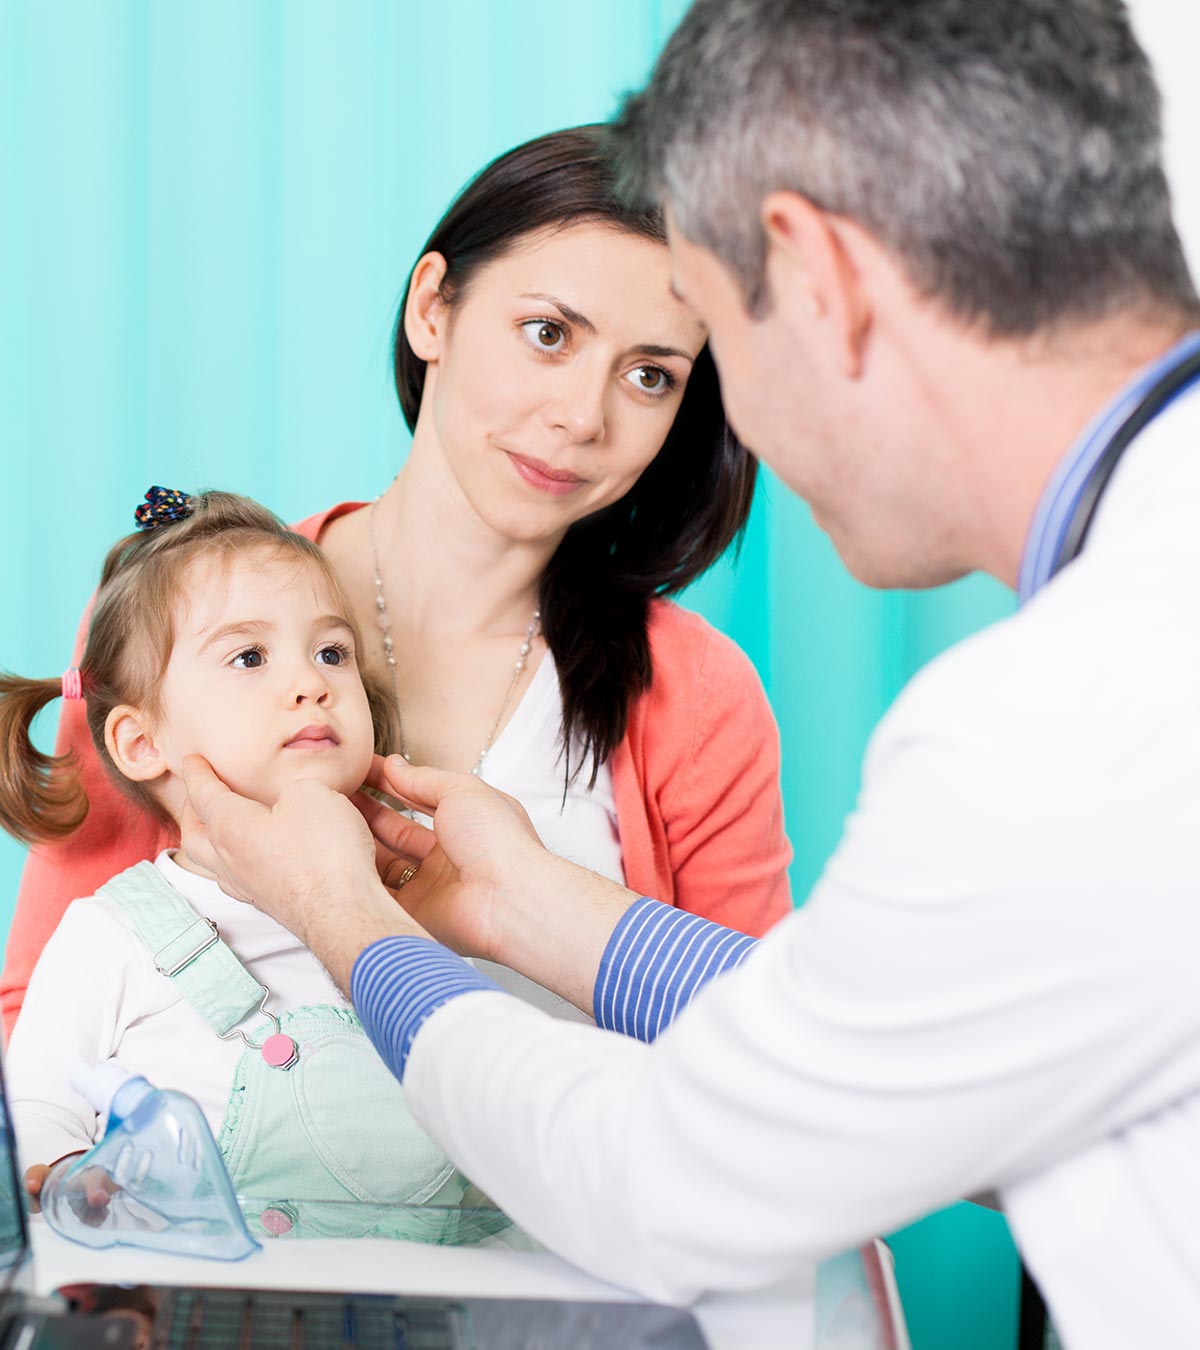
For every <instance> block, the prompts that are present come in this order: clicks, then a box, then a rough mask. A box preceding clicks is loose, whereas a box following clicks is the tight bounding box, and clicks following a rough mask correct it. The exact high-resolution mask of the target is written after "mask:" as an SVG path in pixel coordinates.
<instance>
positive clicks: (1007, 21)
mask: <svg viewBox="0 0 1200 1350" xmlns="http://www.w3.org/2000/svg"><path fill="white" fill-rule="evenodd" d="M616 134H617V137H618V139H619V142H620V144H621V147H622V156H623V162H624V169H625V183H626V187H627V188H628V190H629V191H630V194H631V196H633V197H635V198H637V199H644V200H652V201H657V202H662V203H665V204H666V205H668V206H669V207H670V209H671V211H672V212H673V214H674V216H675V219H676V221H677V222H678V225H679V228H680V229H681V231H682V232H683V233H684V234H685V235H686V236H687V237H688V238H689V239H691V240H692V241H693V242H695V243H698V244H701V245H703V246H704V247H706V248H707V249H709V250H710V251H711V252H713V253H715V254H716V255H717V256H718V257H719V258H720V259H722V261H723V262H724V263H725V265H726V266H727V267H728V268H729V269H730V271H731V272H732V273H733V274H734V276H735V277H736V278H737V279H738V281H739V282H740V285H741V287H742V290H743V292H744V295H745V298H746V304H747V308H748V309H749V310H750V312H751V313H752V314H759V313H763V312H765V311H766V310H767V309H768V308H769V306H770V296H769V294H768V287H767V284H766V278H765V264H766V253H767V241H766V236H765V233H764V231H763V228H762V225H761V223H760V220H759V207H760V204H761V202H762V199H763V198H764V197H765V196H766V195H767V194H768V193H769V192H771V191H773V190H775V189H781V188H782V189H789V190H791V191H794V192H797V193H799V194H801V195H802V196H804V197H806V198H808V199H809V200H810V201H811V202H813V203H814V205H816V206H818V207H821V208H823V209H824V210H826V211H828V212H831V213H834V214H837V215H842V216H845V217H847V218H849V219H851V220H854V221H855V222H857V223H858V224H859V225H861V226H863V227H864V228H866V229H867V230H869V231H870V232H871V234H873V235H874V236H875V237H876V238H877V239H878V240H879V241H880V242H881V243H882V244H883V245H884V246H885V247H887V248H888V249H889V250H890V251H891V252H892V254H893V256H895V257H896V258H898V259H899V260H900V261H901V262H902V263H903V264H904V265H905V267H906V270H907V272H908V274H909V276H910V278H911V279H912V281H913V282H914V284H915V285H916V286H917V287H918V289H919V290H920V291H921V292H922V293H923V294H925V295H926V296H929V297H933V298H936V299H937V300H938V301H939V302H940V303H941V304H942V305H943V306H944V307H945V308H946V309H947V310H948V311H949V312H951V313H953V314H955V315H957V316H959V317H960V318H962V319H964V320H966V321H967V322H969V323H975V324H979V325H980V326H981V327H983V328H984V329H985V331H987V332H989V333H991V334H993V335H995V336H1010V337H1018V336H1022V335H1027V334H1030V333H1033V332H1035V331H1037V330H1039V329H1041V328H1044V327H1046V326H1048V325H1052V324H1055V323H1060V322H1064V321H1066V322H1070V321H1080V320H1087V319H1094V318H1098V317H1100V316H1101V315H1103V314H1106V313H1109V312H1112V311H1115V310H1117V309H1120V308H1124V307H1126V306H1130V305H1139V304H1140V305H1145V304H1147V303H1149V304H1150V305H1154V306H1160V305H1165V306H1167V307H1168V308H1170V309H1172V310H1173V311H1179V312H1181V313H1183V314H1186V315H1189V316H1191V315H1194V314H1195V312H1196V309H1197V298H1196V292H1195V289H1194V287H1193V284H1192V280H1191V277H1190V276H1189V273H1188V268H1187V263H1186V261H1185V258H1184V254H1183V250H1182V247H1181V245H1180V242H1179V237H1178V235H1177V233H1176V231H1175V227H1174V224H1173V223H1172V220H1171V203H1170V194H1169V191H1168V188H1167V182H1166V178H1165V175H1164V173H1163V169H1162V163H1161V152H1160V143H1161V118H1160V101H1159V94H1158V89H1157V86H1156V84H1155V81H1154V76H1153V73H1152V72H1151V69H1150V65H1149V62H1148V61H1147V59H1146V56H1145V53H1144V52H1143V51H1142V49H1141V47H1140V46H1139V45H1138V42H1137V39H1136V38H1135V37H1134V35H1133V31H1132V28H1131V26H1130V23H1129V18H1128V14H1127V12H1126V8H1125V5H1124V4H1123V3H1121V2H1120V0H696V2H695V3H694V4H693V6H692V8H691V10H690V11H689V12H688V14H687V15H686V16H685V18H684V20H683V22H682V23H681V25H680V26H679V28H678V29H677V30H676V32H675V34H674V36H673V37H672V38H671V40H670V42H669V43H668V44H667V47H666V49H665V50H664V52H663V54H662V56H661V57H660V59H659V62H658V65H657V67H656V68H655V71H654V75H653V77H652V79H651V81H650V84H649V86H648V87H647V88H646V90H645V91H644V92H642V93H641V94H638V95H635V96H633V97H632V98H631V99H629V100H628V101H627V103H626V106H625V109H624V112H623V114H622V116H621V118H620V119H619V121H618V124H617V127H616Z"/></svg>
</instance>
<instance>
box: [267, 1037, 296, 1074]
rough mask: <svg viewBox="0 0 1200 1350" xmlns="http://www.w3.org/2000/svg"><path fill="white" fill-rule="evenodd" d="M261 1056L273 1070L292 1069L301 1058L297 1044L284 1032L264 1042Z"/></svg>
mask: <svg viewBox="0 0 1200 1350" xmlns="http://www.w3.org/2000/svg"><path fill="white" fill-rule="evenodd" d="M261 1054H262V1057H263V1059H264V1060H265V1061H266V1062H267V1064H269V1065H270V1067H271V1068H272V1069H290V1068H291V1067H292V1065H293V1064H295V1063H296V1061H297V1060H298V1059H299V1058H300V1051H299V1049H298V1048H297V1046H296V1042H295V1041H294V1040H292V1038H291V1037H290V1036H285V1035H284V1033H283V1032H282V1031H277V1032H275V1034H274V1035H273V1036H268V1037H267V1039H266V1040H265V1041H263V1043H262V1050H261Z"/></svg>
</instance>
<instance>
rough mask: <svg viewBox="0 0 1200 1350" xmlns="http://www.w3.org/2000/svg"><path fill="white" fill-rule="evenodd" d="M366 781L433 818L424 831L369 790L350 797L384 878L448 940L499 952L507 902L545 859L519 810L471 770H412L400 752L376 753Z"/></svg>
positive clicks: (470, 949) (464, 948) (465, 951)
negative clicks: (415, 866)
mask: <svg viewBox="0 0 1200 1350" xmlns="http://www.w3.org/2000/svg"><path fill="white" fill-rule="evenodd" d="M366 786H367V787H369V788H372V789H374V790H375V791H376V792H381V793H384V794H386V795H387V796H389V797H392V798H395V799H396V800H398V801H401V802H403V803H404V804H405V805H406V806H410V807H412V808H413V809H415V810H417V811H420V812H422V813H423V814H424V815H428V816H432V817H433V830H432V831H430V830H428V829H427V828H426V827H425V826H423V825H419V824H418V823H417V822H416V821H414V820H410V819H409V818H408V817H407V816H403V815H401V814H400V813H399V812H397V811H394V810H392V809H391V808H390V807H388V806H386V805H385V804H384V803H383V802H380V801H378V800H376V799H375V798H374V797H370V796H368V795H367V794H366V793H359V794H358V795H357V796H356V797H355V805H357V807H358V809H359V810H360V811H361V812H362V814H363V817H364V818H365V820H366V822H367V824H368V825H369V826H370V827H371V832H372V833H373V834H374V836H375V839H376V843H377V848H376V866H377V868H378V871H379V875H380V877H381V879H382V880H383V883H384V885H385V886H387V887H388V888H389V889H390V890H391V891H392V894H393V895H394V896H395V897H396V900H397V901H398V902H399V903H400V904H401V905H403V906H404V908H405V909H406V910H407V911H408V913H409V914H411V915H412V917H413V918H414V919H415V920H416V921H417V922H418V923H419V924H420V925H421V927H422V928H424V929H425V930H426V931H427V932H429V933H431V934H432V935H433V936H434V937H435V938H437V939H438V940H439V941H440V942H444V943H445V944H446V946H448V947H451V948H453V949H454V950H455V951H456V952H459V953H460V954H462V955H463V956H482V957H486V958H487V959H489V960H500V959H502V954H503V949H504V941H503V939H504V933H505V915H506V912H507V909H508V899H509V897H511V896H513V895H514V894H517V893H519V890H520V887H521V883H522V876H524V877H525V878H526V879H527V880H531V879H532V876H533V873H534V871H535V870H536V869H537V868H539V867H540V866H542V865H544V863H545V861H546V860H547V859H549V858H550V855H549V854H547V853H546V851H545V849H544V848H543V846H542V842H541V840H540V839H539V838H538V836H537V831H536V830H535V829H534V828H533V824H532V822H531V821H530V819H529V817H528V815H526V813H525V808H524V807H523V806H522V805H521V803H520V802H518V801H516V800H515V799H514V798H512V797H508V796H505V794H504V793H503V792H499V791H497V790H496V789H495V788H492V787H489V786H488V785H487V784H486V783H483V782H480V780H479V779H478V778H475V777H473V776H472V775H471V774H466V773H448V772H446V771H444V770H442V769H431V768H421V767H415V766H413V765H411V764H409V763H408V762H407V761H406V760H405V759H403V758H402V757H401V756H400V755H391V756H390V757H389V758H388V759H386V760H384V759H380V758H379V757H378V756H376V757H375V760H374V762H373V764H372V766H371V772H370V774H369V775H368V778H367V782H366ZM413 863H419V864H420V866H419V868H418V870H417V871H416V872H415V873H413V872H412V864H413ZM406 875H407V879H405V878H406Z"/></svg>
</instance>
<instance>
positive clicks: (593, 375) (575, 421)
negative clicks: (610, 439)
mask: <svg viewBox="0 0 1200 1350" xmlns="http://www.w3.org/2000/svg"><path fill="white" fill-rule="evenodd" d="M572 375H573V378H568V379H567V380H566V381H565V382H564V384H563V387H562V388H561V390H560V397H559V399H558V401H557V403H555V404H554V406H553V408H552V409H551V420H552V421H553V424H554V425H555V426H556V427H562V428H563V430H564V431H566V433H567V435H568V436H570V438H571V440H572V441H574V442H575V443H576V444H582V443H584V442H586V441H599V440H603V438H604V422H605V417H604V400H605V396H606V394H607V391H608V372H607V371H599V370H594V369H589V368H588V366H587V364H586V363H583V364H581V365H580V366H579V368H578V369H577V370H576V371H574V372H572Z"/></svg>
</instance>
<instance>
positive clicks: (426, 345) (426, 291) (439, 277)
mask: <svg viewBox="0 0 1200 1350" xmlns="http://www.w3.org/2000/svg"><path fill="white" fill-rule="evenodd" d="M445 279H446V259H445V258H444V257H443V256H442V255H441V254H440V253H426V254H425V255H424V257H422V258H421V260H420V261H419V262H418V263H417V265H416V267H414V268H413V274H412V280H411V281H410V282H409V285H408V301H407V303H406V304H405V306H404V336H405V337H406V338H408V345H409V346H410V347H411V348H412V349H413V352H414V353H415V354H416V355H417V356H419V357H420V358H421V360H422V361H436V360H437V359H438V357H439V356H441V354H442V344H443V342H444V340H445V336H446V324H447V320H448V318H449V307H448V306H447V304H446V302H445V301H444V300H443V299H442V294H441V289H442V282H443V281H444V280H445Z"/></svg>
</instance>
